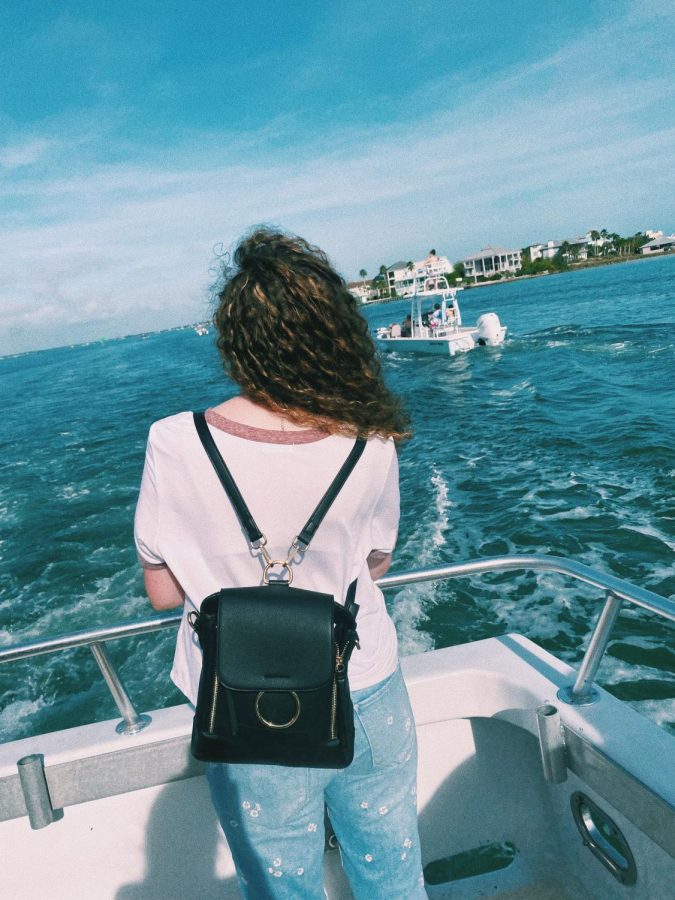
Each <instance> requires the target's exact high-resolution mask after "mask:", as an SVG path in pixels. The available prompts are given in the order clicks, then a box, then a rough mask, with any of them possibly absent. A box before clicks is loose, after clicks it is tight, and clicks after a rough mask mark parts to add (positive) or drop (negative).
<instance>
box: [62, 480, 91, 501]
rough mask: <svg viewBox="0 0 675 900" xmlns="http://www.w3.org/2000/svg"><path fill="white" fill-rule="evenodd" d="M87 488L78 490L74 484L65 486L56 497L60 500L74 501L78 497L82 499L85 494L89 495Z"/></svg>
mask: <svg viewBox="0 0 675 900" xmlns="http://www.w3.org/2000/svg"><path fill="white" fill-rule="evenodd" d="M89 493H90V491H89V488H83V487H81V488H78V487H77V486H76V485H74V484H65V485H63V487H62V488H61V490H60V491H59V492H58V496H59V497H60V498H61V499H62V500H76V499H77V498H78V497H84V496H85V495H86V494H89Z"/></svg>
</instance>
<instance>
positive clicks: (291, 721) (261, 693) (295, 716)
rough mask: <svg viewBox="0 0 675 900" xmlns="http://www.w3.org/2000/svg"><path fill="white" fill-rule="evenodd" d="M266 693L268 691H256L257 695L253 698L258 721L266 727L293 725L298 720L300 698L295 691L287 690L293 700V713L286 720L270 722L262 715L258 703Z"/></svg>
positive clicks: (287, 726) (288, 726)
mask: <svg viewBox="0 0 675 900" xmlns="http://www.w3.org/2000/svg"><path fill="white" fill-rule="evenodd" d="M267 693H268V692H267V691H258V695H257V697H256V698H255V714H256V716H257V717H258V718H259V719H260V721H261V722H262V723H263V725H266V726H267V727H268V728H290V727H291V725H295V723H296V722H297V721H298V718H299V717H300V709H301V704H300V698H299V697H298V695H297V694H296V693H295V691H289V692H288V693H289V696H290V697H291V698H292V699H293V700H294V701H295V712H294V713H293V715H292V716H291V718H290V719H289V720H288V722H271V721H270V720H269V719H266V718H265V717H264V716H263V714H262V713H261V712H260V704H261V702H262V698H263V697H264V696H265V694H267Z"/></svg>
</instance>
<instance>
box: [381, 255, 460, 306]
mask: <svg viewBox="0 0 675 900" xmlns="http://www.w3.org/2000/svg"><path fill="white" fill-rule="evenodd" d="M449 272H452V264H451V262H450V260H449V259H448V258H447V256H438V255H437V254H436V253H430V254H429V255H428V256H427V258H426V259H422V260H419V261H418V262H413V264H412V267H411V266H410V265H409V263H407V262H403V261H399V262H395V263H393V264H392V265H391V266H389V267H388V268H387V281H388V283H389V290H390V291H396V294H397V296H399V297H409V296H411V295H412V294H414V292H415V287H418V288H419V287H421V286H422V284H423V283H424V281H425V280H426V279H427V278H434V277H437V276H439V275H445V274H446V273H449Z"/></svg>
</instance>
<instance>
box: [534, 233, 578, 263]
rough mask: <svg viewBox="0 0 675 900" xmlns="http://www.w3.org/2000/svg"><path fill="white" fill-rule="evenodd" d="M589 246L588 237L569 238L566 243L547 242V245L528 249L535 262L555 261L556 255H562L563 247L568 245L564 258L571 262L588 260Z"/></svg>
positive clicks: (535, 245) (538, 245) (536, 245)
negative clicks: (536, 260)
mask: <svg viewBox="0 0 675 900" xmlns="http://www.w3.org/2000/svg"><path fill="white" fill-rule="evenodd" d="M588 244H589V238H588V236H586V237H575V238H568V239H567V240H565V241H547V242H546V243H545V244H531V245H530V246H529V247H528V248H527V249H528V251H529V253H530V259H531V260H532V262H534V261H535V259H553V257H554V256H555V255H556V253H562V248H563V246H565V245H567V249H566V250H565V252H564V253H563V256H564V257H565V259H566V260H567V262H569V261H570V260H575V261H576V260H579V259H588Z"/></svg>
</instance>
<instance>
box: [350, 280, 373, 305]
mask: <svg viewBox="0 0 675 900" xmlns="http://www.w3.org/2000/svg"><path fill="white" fill-rule="evenodd" d="M347 290H348V291H349V293H350V294H351V295H352V296H353V297H356V299H357V300H359V301H360V302H361V303H370V301H371V300H373V298H375V297H376V296H377V291H376V290H375V289H374V288H373V286H372V284H371V283H370V281H366V280H365V279H364V280H363V281H350V282H349V284H348V285H347Z"/></svg>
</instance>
